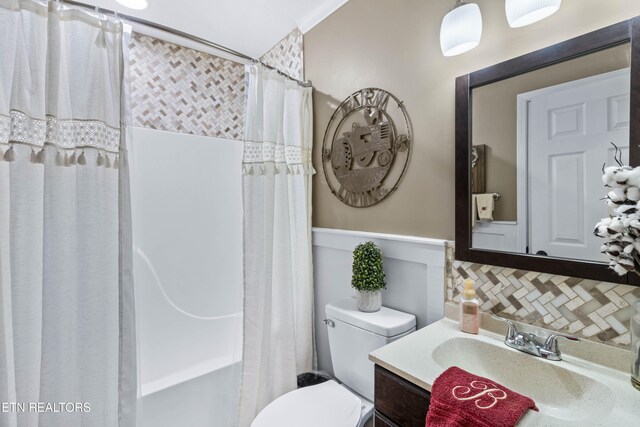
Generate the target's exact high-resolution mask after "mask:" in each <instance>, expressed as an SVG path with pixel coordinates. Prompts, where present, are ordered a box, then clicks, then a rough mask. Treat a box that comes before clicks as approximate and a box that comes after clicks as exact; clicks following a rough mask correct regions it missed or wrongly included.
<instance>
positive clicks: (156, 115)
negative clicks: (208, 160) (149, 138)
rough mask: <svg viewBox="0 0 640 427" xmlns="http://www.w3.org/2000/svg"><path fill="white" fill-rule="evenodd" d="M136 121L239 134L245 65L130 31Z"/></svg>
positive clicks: (207, 133)
mask: <svg viewBox="0 0 640 427" xmlns="http://www.w3.org/2000/svg"><path fill="white" fill-rule="evenodd" d="M130 52H131V54H130V74H131V104H132V106H131V107H132V113H133V122H134V126H140V127H147V128H151V129H159V130H167V131H173V132H183V133H190V134H195V135H204V136H213V137H218V138H227V139H236V140H241V139H242V131H243V121H244V90H245V89H244V65H243V64H240V63H238V62H234V61H230V60H228V59H223V58H220V57H217V56H214V55H210V54H208V53H204V52H200V51H197V50H194V49H189V48H186V47H183V46H179V45H177V44H173V43H169V42H166V41H163V40H160V39H156V38H153V37H149V36H145V35H141V34H137V33H134V34H133V37H132V40H131V46H130Z"/></svg>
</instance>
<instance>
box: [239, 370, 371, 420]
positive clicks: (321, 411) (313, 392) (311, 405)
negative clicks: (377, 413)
mask: <svg viewBox="0 0 640 427" xmlns="http://www.w3.org/2000/svg"><path fill="white" fill-rule="evenodd" d="M361 407H362V402H361V401H360V399H359V398H358V397H357V396H356V395H354V394H353V393H351V392H350V391H349V390H347V389H346V388H344V387H342V386H341V385H340V384H338V383H337V382H335V381H333V380H330V381H327V382H324V383H322V384H318V385H314V386H310V387H304V388H300V389H297V390H294V391H291V392H289V393H287V394H285V395H284V396H280V397H279V398H277V399H276V400H274V401H273V402H271V403H270V404H269V405H267V407H266V408H264V409H263V410H262V412H260V413H259V414H258V416H257V417H256V419H255V420H254V421H253V423H252V424H251V427H276V426H277V427H300V426H305V427H328V426H331V427H355V426H357V425H358V422H359V421H360V411H361Z"/></svg>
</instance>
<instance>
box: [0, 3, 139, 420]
mask: <svg viewBox="0 0 640 427" xmlns="http://www.w3.org/2000/svg"><path fill="white" fill-rule="evenodd" d="M124 38H126V37H124V36H123V27H122V23H121V22H118V21H116V20H114V19H108V18H106V17H96V16H94V15H93V14H89V13H85V12H82V11H79V10H72V9H68V8H65V7H63V6H60V5H59V4H58V3H55V2H49V5H48V6H47V4H43V3H41V2H37V1H33V0H0V52H1V56H0V402H5V403H6V404H8V405H12V406H6V407H5V408H8V410H7V411H3V412H2V413H0V425H2V426H3V427H4V426H7V427H16V426H17V427H22V426H26V427H32V426H34V427H35V426H46V427H52V426H53V427H57V426H60V427H81V426H96V427H102V426H104V427H113V426H133V425H134V422H135V420H134V418H135V404H136V370H135V351H134V349H135V341H134V337H135V332H134V324H133V289H132V274H131V237H130V235H131V232H130V212H129V200H128V197H129V192H128V181H127V180H128V172H127V159H126V148H125V144H124V135H125V132H124V125H125V122H126V121H125V119H124V116H125V114H124V113H123V112H124V111H127V108H126V99H127V97H126V95H124V94H125V93H126V88H127V85H126V83H125V82H124V76H125V75H126V61H125V60H124V58H126V56H125V53H124V47H123V46H125V45H126V43H125V40H123V39H124Z"/></svg>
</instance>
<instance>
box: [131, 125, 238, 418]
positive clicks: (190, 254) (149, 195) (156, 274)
mask: <svg viewBox="0 0 640 427" xmlns="http://www.w3.org/2000/svg"><path fill="white" fill-rule="evenodd" d="M130 153H131V188H132V195H131V200H132V215H133V245H134V247H133V252H134V254H133V256H134V259H133V267H134V281H135V294H136V322H137V336H138V343H137V344H138V346H137V347H138V371H139V376H138V377H139V384H140V387H139V401H138V426H140V427H176V426H184V427H200V426H202V427H205V426H206V427H233V426H235V425H236V422H237V408H238V396H239V386H240V361H241V353H242V199H241V196H242V179H241V178H242V177H241V174H240V171H241V168H240V162H241V158H242V144H240V143H238V142H237V141H226V140H221V139H217V138H208V137H201V136H194V135H186V134H180V133H172V132H165V131H158V130H151V129H142V128H135V129H134V131H133V139H132V143H131V144H130ZM216 160H217V161H216ZM212 161H214V162H216V163H217V166H216V167H212V164H211V163H212Z"/></svg>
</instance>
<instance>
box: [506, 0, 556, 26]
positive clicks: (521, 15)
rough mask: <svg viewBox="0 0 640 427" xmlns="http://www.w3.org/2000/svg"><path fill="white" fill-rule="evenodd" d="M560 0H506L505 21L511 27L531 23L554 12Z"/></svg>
mask: <svg viewBox="0 0 640 427" xmlns="http://www.w3.org/2000/svg"><path fill="white" fill-rule="evenodd" d="M561 2H562V0H506V3H505V10H506V12H507V21H509V25H510V26H511V28H517V27H524V26H525V25H529V24H533V23H534V22H538V21H540V20H542V19H544V18H547V17H549V16H551V15H553V14H554V13H556V12H557V11H558V9H560V3H561Z"/></svg>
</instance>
